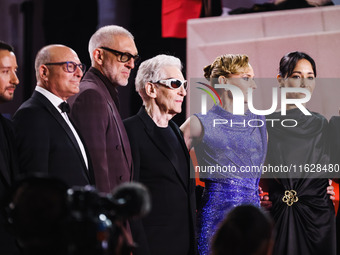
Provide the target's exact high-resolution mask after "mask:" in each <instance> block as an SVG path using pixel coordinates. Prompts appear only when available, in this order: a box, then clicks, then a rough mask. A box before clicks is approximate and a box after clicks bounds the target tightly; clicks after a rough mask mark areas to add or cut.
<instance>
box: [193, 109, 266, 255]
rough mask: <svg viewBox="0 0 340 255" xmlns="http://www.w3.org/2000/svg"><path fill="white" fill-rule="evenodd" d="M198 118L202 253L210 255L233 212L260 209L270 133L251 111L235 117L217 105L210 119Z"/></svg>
mask: <svg viewBox="0 0 340 255" xmlns="http://www.w3.org/2000/svg"><path fill="white" fill-rule="evenodd" d="M196 117H198V119H199V120H200V121H201V123H202V126H203V128H204V136H203V138H202V142H201V143H200V144H198V145H196V146H195V152H196V156H197V160H198V167H199V168H198V167H195V170H196V171H199V172H200V177H201V180H203V181H204V182H205V189H204V192H203V196H202V200H201V205H200V206H199V208H198V228H197V230H198V250H199V254H201V255H208V254H210V249H209V245H210V241H211V239H212V236H213V234H214V233H215V231H216V229H217V228H218V224H219V223H220V222H221V221H222V220H223V219H224V218H225V216H226V214H227V213H228V212H229V211H230V210H231V209H232V208H234V207H236V206H238V205H241V204H252V205H256V206H259V205H260V199H259V194H258V184H259V180H260V176H261V165H262V164H263V163H264V160H265V156H266V148H267V132H266V121H265V118H264V117H263V116H258V115H255V114H253V113H251V112H249V111H247V112H246V114H245V115H233V114H231V113H229V112H227V111H225V110H223V108H221V107H220V106H217V105H215V106H214V107H213V108H212V109H210V110H209V111H208V112H207V114H206V115H202V114H196ZM202 177H203V178H202Z"/></svg>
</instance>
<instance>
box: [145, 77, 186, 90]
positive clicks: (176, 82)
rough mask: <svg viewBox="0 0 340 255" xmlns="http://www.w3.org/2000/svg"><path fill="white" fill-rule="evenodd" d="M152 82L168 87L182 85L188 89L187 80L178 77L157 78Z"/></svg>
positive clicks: (175, 87)
mask: <svg viewBox="0 0 340 255" xmlns="http://www.w3.org/2000/svg"><path fill="white" fill-rule="evenodd" d="M152 83H159V84H161V85H164V86H167V87H169V88H170V89H179V88H180V87H181V86H183V87H184V89H185V90H187V89H188V82H187V81H181V80H178V79H167V80H159V81H157V82H152Z"/></svg>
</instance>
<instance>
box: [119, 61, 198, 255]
mask: <svg viewBox="0 0 340 255" xmlns="http://www.w3.org/2000/svg"><path fill="white" fill-rule="evenodd" d="M181 68H182V66H181V62H180V60H179V59H178V58H175V57H172V56H167V55H158V56H156V57H154V58H152V59H149V60H146V61H144V62H143V63H142V64H141V65H140V67H139V70H138V73H137V77H136V91H137V92H138V93H139V94H140V96H141V97H142V99H143V105H144V106H143V107H142V108H141V109H140V111H139V112H138V113H137V115H135V116H133V117H131V118H128V119H126V120H124V125H125V128H126V131H127V133H128V136H129V139H130V144H131V150H132V156H133V163H134V179H135V180H136V181H140V182H141V183H143V184H144V185H146V186H147V188H148V189H149V191H150V194H151V202H152V208H151V212H150V214H149V215H148V216H146V217H145V218H144V219H142V226H141V229H142V230H141V231H142V232H143V231H144V233H145V234H144V236H145V237H146V239H147V240H146V242H147V245H146V250H144V251H143V253H142V254H152V255H156V254H157V255H158V254H162V255H174V254H176V255H188V254H195V250H196V249H195V241H194V240H195V234H194V233H195V231H194V229H195V209H196V205H195V182H194V179H192V178H190V174H189V169H190V163H191V161H190V157H189V153H188V150H187V148H186V145H185V142H184V139H183V136H182V134H181V131H180V130H179V128H178V126H177V125H176V124H175V123H174V122H173V121H172V120H171V118H172V117H173V116H175V115H176V114H177V113H180V112H181V110H182V102H183V99H184V97H185V95H186V81H184V78H183V75H182V72H181ZM133 234H134V233H133ZM142 247H144V248H145V246H144V245H143V244H142Z"/></svg>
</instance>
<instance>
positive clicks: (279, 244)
mask: <svg viewBox="0 0 340 255" xmlns="http://www.w3.org/2000/svg"><path fill="white" fill-rule="evenodd" d="M267 119H278V120H280V121H275V124H274V126H273V127H272V125H273V123H272V122H267V129H268V135H269V141H268V154H267V163H268V164H269V165H271V166H280V165H282V166H285V167H286V170H287V169H289V171H287V172H284V171H281V173H280V174H278V173H275V174H273V175H272V176H273V177H274V178H275V179H268V181H267V183H268V191H269V196H270V200H271V201H272V202H273V206H272V209H271V213H272V216H273V218H274V220H275V226H276V240H275V245H274V251H273V254H274V255H283V254H284V255H301V254H303V255H312V254H313V255H321V254H323V255H328V254H329V255H333V254H335V252H336V242H335V212H334V207H333V203H332V201H331V200H330V199H329V196H328V195H327V186H328V179H327V178H325V177H326V176H325V171H323V170H322V171H316V168H317V167H319V168H318V169H319V170H320V169H325V168H320V167H328V164H329V146H328V145H329V142H328V137H327V128H328V122H327V120H326V119H325V118H324V117H323V116H322V115H320V114H317V113H312V116H305V115H304V114H303V113H302V112H301V111H300V110H299V109H292V110H289V111H287V115H286V116H281V113H278V112H277V113H273V114H272V115H270V116H269V117H268V118H267ZM284 119H294V120H295V121H296V122H295V123H297V125H296V127H283V126H282V125H281V123H282V122H281V121H282V120H284ZM284 123H286V124H287V123H288V122H284ZM292 123H294V122H291V123H290V124H289V125H291V124H292ZM312 164H315V165H314V166H313V165H312ZM294 168H295V172H294ZM311 169H314V170H313V172H312V170H311ZM300 170H301V172H300ZM282 172H284V173H282Z"/></svg>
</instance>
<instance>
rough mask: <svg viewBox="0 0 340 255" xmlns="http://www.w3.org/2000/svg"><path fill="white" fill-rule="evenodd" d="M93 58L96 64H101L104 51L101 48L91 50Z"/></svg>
mask: <svg viewBox="0 0 340 255" xmlns="http://www.w3.org/2000/svg"><path fill="white" fill-rule="evenodd" d="M92 54H93V59H94V61H95V62H96V63H97V64H98V65H100V66H101V65H103V59H104V51H103V50H102V49H98V48H97V49H95V50H94V51H93V52H92Z"/></svg>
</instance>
